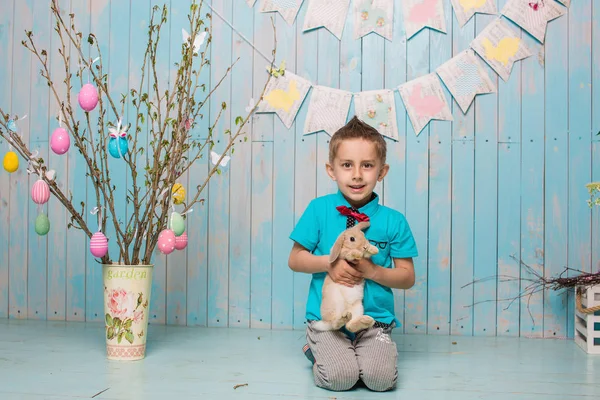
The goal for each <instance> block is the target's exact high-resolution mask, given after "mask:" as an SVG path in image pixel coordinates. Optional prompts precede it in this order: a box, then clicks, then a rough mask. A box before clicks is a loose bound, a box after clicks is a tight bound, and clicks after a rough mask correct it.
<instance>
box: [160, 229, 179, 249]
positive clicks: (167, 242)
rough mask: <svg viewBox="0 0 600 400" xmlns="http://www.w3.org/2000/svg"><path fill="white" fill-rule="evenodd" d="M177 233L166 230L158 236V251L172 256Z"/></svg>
mask: <svg viewBox="0 0 600 400" xmlns="http://www.w3.org/2000/svg"><path fill="white" fill-rule="evenodd" d="M175 239H176V238H175V233H173V231H172V230H170V229H165V230H164V231H162V232H161V233H160V234H159V235H158V250H160V252H161V253H163V254H171V253H172V252H173V250H175Z"/></svg>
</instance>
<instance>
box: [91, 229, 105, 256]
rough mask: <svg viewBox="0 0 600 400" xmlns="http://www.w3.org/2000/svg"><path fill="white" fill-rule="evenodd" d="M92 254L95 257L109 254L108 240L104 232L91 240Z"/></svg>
mask: <svg viewBox="0 0 600 400" xmlns="http://www.w3.org/2000/svg"><path fill="white" fill-rule="evenodd" d="M90 252H91V253H92V255H93V256H94V257H100V258H101V257H104V256H105V255H106V253H107V252H108V239H106V236H104V234H103V233H102V232H96V233H94V234H93V235H92V239H91V240H90Z"/></svg>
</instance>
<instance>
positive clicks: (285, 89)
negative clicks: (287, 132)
mask: <svg viewBox="0 0 600 400" xmlns="http://www.w3.org/2000/svg"><path fill="white" fill-rule="evenodd" d="M267 68H268V67H267ZM311 86H312V85H311V84H310V82H309V81H307V80H306V79H304V78H302V77H300V76H298V75H295V74H293V73H291V72H289V71H285V74H284V75H280V76H279V77H277V78H275V77H272V78H271V80H270V81H269V84H268V85H267V88H266V90H265V95H264V96H263V101H261V102H260V104H259V105H258V109H257V110H256V112H258V113H271V112H274V113H276V114H277V115H278V116H279V118H280V119H281V121H282V122H283V124H284V125H285V126H286V127H287V128H288V129H289V128H291V126H292V123H293V122H294V119H295V118H296V114H297V113H298V110H299V109H300V106H301V105H302V102H303V101H304V98H305V97H306V95H307V94H308V91H309V90H310V88H311Z"/></svg>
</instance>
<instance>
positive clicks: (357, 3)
mask: <svg viewBox="0 0 600 400" xmlns="http://www.w3.org/2000/svg"><path fill="white" fill-rule="evenodd" d="M393 26H394V1H393V0H354V38H355V39H360V38H361V37H363V36H365V35H367V34H369V33H371V32H375V33H377V34H378V35H381V36H383V37H384V38H386V39H387V40H392V33H393Z"/></svg>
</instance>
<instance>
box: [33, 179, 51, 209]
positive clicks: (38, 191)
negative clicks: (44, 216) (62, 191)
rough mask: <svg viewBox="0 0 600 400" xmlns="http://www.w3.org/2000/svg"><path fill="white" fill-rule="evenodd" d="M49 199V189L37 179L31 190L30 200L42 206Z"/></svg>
mask: <svg viewBox="0 0 600 400" xmlns="http://www.w3.org/2000/svg"><path fill="white" fill-rule="evenodd" d="M49 198H50V188H49V187H48V184H47V183H46V182H44V181H43V180H41V179H39V180H38V181H37V182H36V183H34V184H33V187H32V188H31V199H32V200H33V201H34V202H35V203H36V204H44V203H45V202H47V201H48V199H49Z"/></svg>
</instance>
